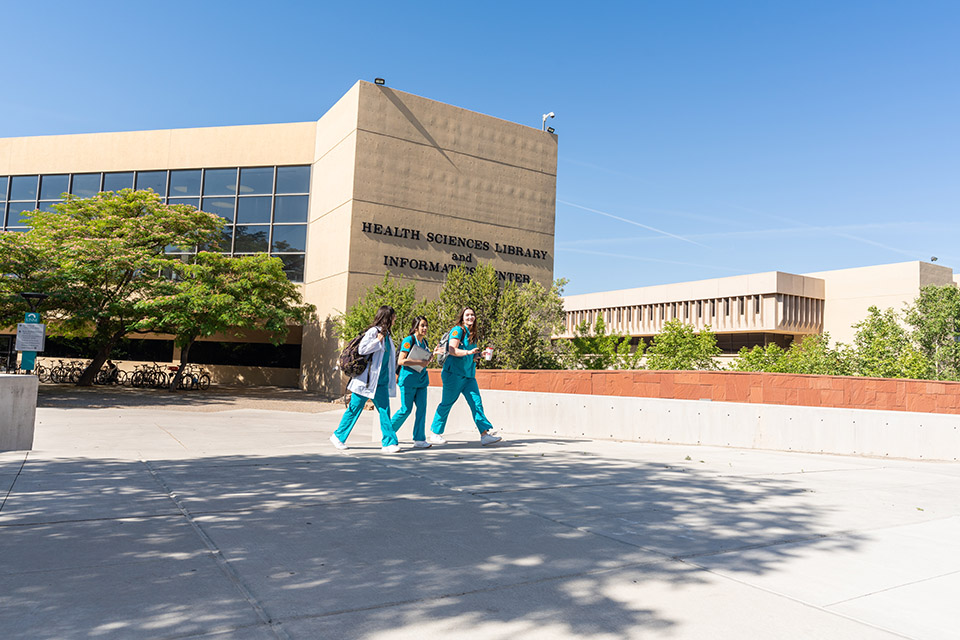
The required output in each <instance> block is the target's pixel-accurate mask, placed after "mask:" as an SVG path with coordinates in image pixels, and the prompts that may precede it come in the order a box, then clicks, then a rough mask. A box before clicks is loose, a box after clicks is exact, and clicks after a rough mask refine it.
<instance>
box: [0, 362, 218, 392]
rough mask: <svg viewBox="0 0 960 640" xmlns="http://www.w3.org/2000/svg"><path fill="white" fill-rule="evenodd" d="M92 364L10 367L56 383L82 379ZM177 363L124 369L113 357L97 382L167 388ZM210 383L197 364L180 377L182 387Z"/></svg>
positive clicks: (99, 373) (68, 382)
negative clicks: (33, 367)
mask: <svg viewBox="0 0 960 640" xmlns="http://www.w3.org/2000/svg"><path fill="white" fill-rule="evenodd" d="M89 365H90V361H89V360H87V361H80V360H57V364H56V365H53V366H45V365H43V364H42V363H37V366H36V368H35V369H34V370H32V371H27V370H24V369H20V368H19V367H18V368H16V369H13V368H11V369H8V372H9V373H18V374H32V375H36V376H37V378H38V379H39V381H40V382H51V383H53V384H71V383H76V382H77V381H78V380H80V376H81V375H83V372H84V371H85V370H86V368H87V367H88V366H89ZM177 369H179V367H178V366H176V365H161V364H157V363H156V362H154V363H152V364H138V365H134V368H133V370H132V371H127V370H124V369H121V368H120V366H119V365H117V364H116V363H115V362H113V361H111V360H107V362H106V363H105V364H104V365H103V368H101V369H100V371H98V372H97V375H96V377H95V378H94V379H93V383H94V384H97V385H116V386H124V387H138V388H155V389H160V388H166V387H169V386H170V384H171V383H172V382H173V379H174V377H175V376H176V374H177ZM209 387H210V372H209V371H207V370H206V369H204V368H203V367H202V366H200V365H197V364H188V365H187V366H186V367H184V370H183V376H182V377H181V378H180V385H179V388H180V389H185V390H191V389H200V390H201V391H202V390H204V389H208V388H209Z"/></svg>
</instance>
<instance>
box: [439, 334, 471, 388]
mask: <svg viewBox="0 0 960 640" xmlns="http://www.w3.org/2000/svg"><path fill="white" fill-rule="evenodd" d="M450 339H451V340H460V347H459V348H460V349H464V350H466V351H469V350H470V349H473V348H474V347H476V346H477V345H475V344H471V343H470V331H469V330H468V329H467V328H466V327H461V326H460V325H457V326H455V327H454V328H453V329H450ZM447 374H453V375H456V376H463V377H464V378H476V377H477V363H476V362H475V361H474V359H473V356H472V355H470V356H451V355H448V356H447V359H446V360H444V361H443V371H442V372H441V374H440V375H441V376H445V375H447Z"/></svg>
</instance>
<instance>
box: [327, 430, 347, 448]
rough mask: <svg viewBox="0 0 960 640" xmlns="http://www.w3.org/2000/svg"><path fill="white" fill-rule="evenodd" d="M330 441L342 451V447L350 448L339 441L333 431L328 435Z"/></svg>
mask: <svg viewBox="0 0 960 640" xmlns="http://www.w3.org/2000/svg"><path fill="white" fill-rule="evenodd" d="M330 442H331V443H332V444H333V446H335V447H336V448H337V449H340V450H341V451H343V450H344V449H349V448H350V447H348V446H347V443H346V442H340V440H338V439H337V434H335V433H334V434H332V435H331V436H330Z"/></svg>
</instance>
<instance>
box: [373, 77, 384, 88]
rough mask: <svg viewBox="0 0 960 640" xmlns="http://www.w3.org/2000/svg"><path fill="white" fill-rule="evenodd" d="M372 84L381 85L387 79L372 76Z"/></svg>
mask: <svg viewBox="0 0 960 640" xmlns="http://www.w3.org/2000/svg"><path fill="white" fill-rule="evenodd" d="M373 84H376V85H380V86H381V87H382V86H383V85H385V84H387V81H386V80H384V79H383V78H374V79H373Z"/></svg>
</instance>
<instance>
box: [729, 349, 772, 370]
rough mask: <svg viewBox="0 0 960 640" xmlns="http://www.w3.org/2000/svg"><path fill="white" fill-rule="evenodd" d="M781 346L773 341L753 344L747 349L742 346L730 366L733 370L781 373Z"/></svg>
mask: <svg viewBox="0 0 960 640" xmlns="http://www.w3.org/2000/svg"><path fill="white" fill-rule="evenodd" d="M784 355H785V352H784V350H783V348H782V347H781V346H780V345H778V344H777V343H775V342H771V343H770V344H768V345H765V346H760V345H755V346H754V347H752V348H750V349H748V348H746V347H743V348H742V349H740V351H739V352H738V353H737V359H736V360H734V361H733V363H732V364H731V366H730V368H731V369H732V370H733V371H766V372H770V373H781V372H783V371H784V370H785V369H784V364H785V363H784Z"/></svg>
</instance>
